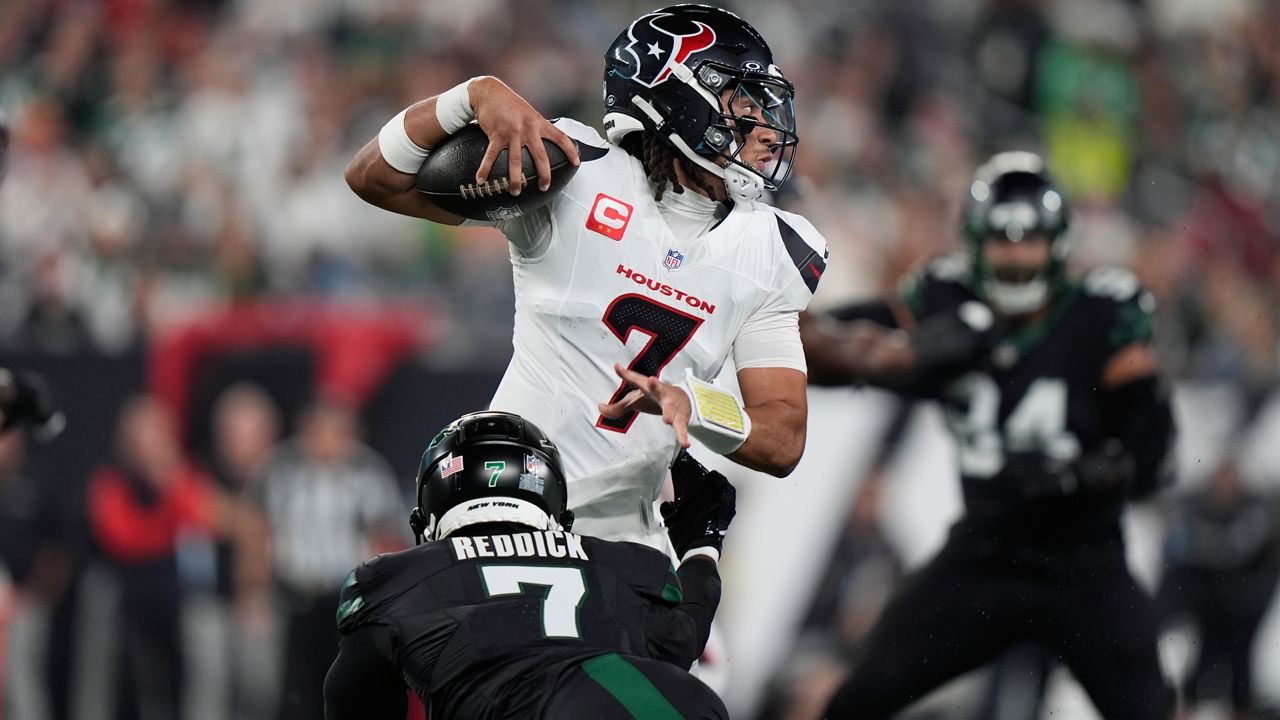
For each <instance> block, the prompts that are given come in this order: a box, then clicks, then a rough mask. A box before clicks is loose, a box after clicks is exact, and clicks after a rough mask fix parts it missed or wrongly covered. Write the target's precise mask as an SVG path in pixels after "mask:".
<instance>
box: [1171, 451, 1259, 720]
mask: <svg viewBox="0 0 1280 720" xmlns="http://www.w3.org/2000/svg"><path fill="white" fill-rule="evenodd" d="M1277 500H1278V499H1277V498H1276V497H1275V496H1274V495H1270V496H1264V495H1260V494H1257V493H1254V492H1251V491H1249V490H1248V489H1247V488H1246V487H1245V486H1244V484H1243V483H1242V481H1241V479H1240V474H1239V471H1238V469H1237V468H1236V466H1235V465H1234V463H1232V462H1227V463H1225V464H1224V465H1223V466H1222V467H1220V468H1218V470H1217V472H1215V473H1214V474H1213V476H1212V478H1211V479H1210V481H1209V485H1208V487H1206V488H1205V489H1203V490H1201V491H1199V492H1196V493H1194V494H1192V495H1190V496H1188V497H1186V498H1184V499H1183V500H1182V501H1181V502H1180V503H1179V506H1178V508H1177V511H1176V512H1175V514H1174V517H1173V522H1172V524H1171V526H1170V528H1169V533H1168V537H1167V540H1166V543H1165V565H1166V570H1165V576H1164V579H1163V581H1162V582H1161V586H1160V594H1159V600H1160V603H1161V605H1162V607H1163V609H1164V612H1165V614H1166V616H1167V617H1169V618H1170V619H1171V620H1180V621H1185V622H1189V623H1190V624H1191V625H1192V626H1194V628H1195V633H1196V637H1198V638H1199V641H1198V642H1197V643H1196V648H1197V650H1198V652H1196V653H1194V655H1195V656H1196V657H1195V658H1194V660H1193V662H1192V667H1191V670H1190V672H1189V673H1188V674H1187V677H1186V681H1185V684H1184V687H1183V692H1184V695H1185V697H1186V699H1187V701H1188V703H1190V704H1191V706H1192V707H1193V708H1194V707H1195V706H1198V705H1200V704H1202V703H1204V702H1206V701H1210V700H1215V699H1227V700H1229V702H1230V705H1231V709H1232V712H1233V713H1234V715H1233V717H1234V718H1235V720H1248V719H1249V718H1254V717H1257V716H1256V715H1255V714H1254V713H1256V712H1258V711H1259V710H1260V707H1259V706H1258V705H1257V704H1256V703H1257V702H1258V698H1257V697H1256V696H1255V693H1254V690H1253V663H1252V657H1253V644H1254V637H1255V633H1256V632H1257V630H1258V625H1259V623H1260V622H1261V621H1262V617H1263V614H1264V613H1265V612H1266V610H1267V607H1268V605H1269V604H1270V603H1271V599H1272V597H1273V596H1274V595H1275V590H1276V582H1277V581H1280V502H1277Z"/></svg>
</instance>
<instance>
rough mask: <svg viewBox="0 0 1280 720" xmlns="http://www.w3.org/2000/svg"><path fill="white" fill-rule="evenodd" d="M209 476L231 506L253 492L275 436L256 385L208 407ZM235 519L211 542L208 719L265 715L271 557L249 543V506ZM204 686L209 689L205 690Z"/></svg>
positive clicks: (272, 411)
mask: <svg viewBox="0 0 1280 720" xmlns="http://www.w3.org/2000/svg"><path fill="white" fill-rule="evenodd" d="M212 430H213V459H212V469H213V477H214V480H215V481H216V482H217V485H218V487H219V488H220V489H221V490H222V491H223V492H225V493H227V495H228V496H229V497H231V498H235V500H233V502H234V503H235V504H237V505H240V504H241V503H245V504H249V503H250V502H251V501H250V500H249V498H250V497H251V496H252V495H254V494H255V493H257V492H258V490H259V488H258V486H259V485H260V484H261V482H262V479H263V474H264V473H265V472H266V469H267V465H268V463H269V462H270V460H271V453H272V450H273V449H274V447H275V445H276V443H277V441H278V440H279V437H280V417H279V413H278V411H277V410H276V406H275V403H274V402H272V400H271V398H270V397H268V396H267V394H266V393H265V392H263V390H262V389H261V388H259V387H258V386H257V385H254V384H251V383H247V382H239V383H236V384H234V385H232V386H230V387H228V388H227V389H226V390H224V391H223V392H222V393H221V394H220V395H219V396H218V399H217V401H216V402H215V403H214V406H213V428H212ZM245 510H246V512H245V513H241V514H238V515H237V517H238V518H240V522H238V523H237V525H236V526H235V527H234V528H233V532H232V534H231V535H230V536H228V537H225V538H223V539H221V540H219V541H218V543H217V545H216V547H215V553H216V558H215V563H216V566H215V572H216V578H215V585H214V588H213V594H212V599H213V600H214V603H213V607H212V608H211V609H210V612H209V616H208V617H206V624H208V625H210V626H211V627H210V628H209V629H208V630H206V631H205V632H203V634H202V637H203V638H204V643H203V644H204V647H203V651H204V652H203V653H202V656H201V659H202V660H204V662H205V663H206V664H205V665H204V669H205V672H206V673H207V677H206V678H205V682H204V683H202V685H204V687H202V688H201V695H200V701H201V712H202V716H203V717H208V718H236V719H237V720H245V719H249V718H254V719H257V718H261V719H262V720H266V718H267V717H269V713H270V708H269V706H270V698H269V696H270V694H271V692H272V690H273V688H272V687H271V684H270V681H271V680H272V679H273V678H274V674H273V673H271V672H270V669H269V668H267V669H264V668H263V667H262V665H263V663H264V661H265V660H267V658H265V657H263V656H264V655H268V653H269V651H268V650H267V649H266V648H265V646H266V645H267V644H268V643H269V642H270V630H271V628H272V622H271V617H270V596H269V594H268V592H267V590H268V583H267V582H266V579H267V578H268V577H269V573H270V561H269V558H268V557H267V554H266V548H264V547H262V545H261V543H260V542H255V541H254V540H255V538H254V535H253V528H252V526H251V525H252V521H251V520H249V521H246V520H245V518H251V517H252V516H253V513H252V510H251V508H249V507H246V508H245ZM210 685H211V687H210Z"/></svg>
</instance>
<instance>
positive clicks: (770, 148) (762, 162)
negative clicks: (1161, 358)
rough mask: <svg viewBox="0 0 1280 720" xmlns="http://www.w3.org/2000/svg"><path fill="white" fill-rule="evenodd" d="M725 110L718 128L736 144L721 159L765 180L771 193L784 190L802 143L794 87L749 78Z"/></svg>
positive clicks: (766, 77) (768, 78) (733, 93)
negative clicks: (798, 132)
mask: <svg viewBox="0 0 1280 720" xmlns="http://www.w3.org/2000/svg"><path fill="white" fill-rule="evenodd" d="M723 106H724V112H722V113H721V116H720V120H721V121H720V122H719V123H716V125H718V126H720V127H721V128H722V129H723V130H725V131H727V132H729V133H730V134H731V135H732V137H733V140H734V142H733V143H732V144H731V145H729V146H728V148H726V150H725V151H723V152H722V153H721V155H722V156H723V157H725V158H726V159H727V160H729V161H730V162H733V163H736V164H738V165H741V166H742V167H745V168H747V169H748V170H750V171H752V172H754V173H756V174H757V175H760V176H761V177H763V178H764V181H765V187H767V188H769V189H770V190H777V189H778V188H780V187H782V185H783V183H785V182H786V180H787V177H788V176H789V175H790V174H791V168H792V167H793V165H794V163H793V160H794V158H795V152H796V145H797V144H798V143H799V141H800V139H799V137H798V136H797V135H796V115H795V89H794V87H792V85H791V83H789V82H787V81H786V80H784V79H782V78H780V77H775V76H771V75H762V76H755V77H749V78H746V79H744V80H742V81H741V82H739V83H738V84H737V85H736V86H735V87H734V88H733V90H732V91H731V92H730V93H729V97H728V99H727V100H726V101H725V102H724V103H723Z"/></svg>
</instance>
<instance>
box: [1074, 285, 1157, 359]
mask: <svg viewBox="0 0 1280 720" xmlns="http://www.w3.org/2000/svg"><path fill="white" fill-rule="evenodd" d="M1080 288H1081V290H1082V291H1083V293H1084V295H1085V296H1086V297H1087V298H1089V299H1090V300H1091V301H1093V302H1095V303H1099V304H1101V305H1102V307H1103V308H1105V311H1107V312H1108V313H1109V315H1110V323H1109V328H1108V331H1107V338H1106V342H1107V347H1106V350H1107V354H1108V355H1113V354H1115V353H1116V352H1119V351H1120V350H1122V349H1123V348H1126V347H1128V346H1130V345H1135V344H1147V343H1150V342H1151V340H1152V337H1153V322H1152V315H1153V314H1154V313H1155V309H1156V299H1155V296H1154V295H1152V294H1151V292H1150V291H1149V290H1147V289H1145V288H1143V287H1142V284H1141V283H1140V282H1139V281H1138V277H1137V276H1136V275H1134V274H1133V273H1132V272H1131V271H1129V270H1127V269H1125V268H1121V267H1107V266H1104V267H1097V268H1094V269H1092V270H1090V271H1089V272H1087V273H1085V275H1084V277H1083V278H1081V280H1080Z"/></svg>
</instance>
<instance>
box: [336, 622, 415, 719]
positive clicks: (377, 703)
mask: <svg viewBox="0 0 1280 720" xmlns="http://www.w3.org/2000/svg"><path fill="white" fill-rule="evenodd" d="M389 635H390V629H388V628H387V627H385V626H383V625H363V626H361V627H358V628H355V629H354V630H352V631H350V632H347V633H345V634H344V635H343V636H342V640H341V641H340V643H339V645H338V657H337V658H336V659H334V661H333V665H331V666H330V667H329V674H328V675H326V676H325V679H324V716H325V720H404V718H405V714H406V713H407V712H408V708H409V703H408V696H407V695H406V694H405V690H406V686H405V683H404V677H403V676H402V675H401V674H400V671H399V670H398V669H396V666H395V665H394V664H393V663H392V662H391V660H390V658H391V657H393V653H392V648H391V639H390V637H389Z"/></svg>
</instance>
